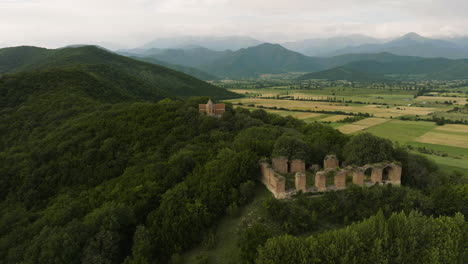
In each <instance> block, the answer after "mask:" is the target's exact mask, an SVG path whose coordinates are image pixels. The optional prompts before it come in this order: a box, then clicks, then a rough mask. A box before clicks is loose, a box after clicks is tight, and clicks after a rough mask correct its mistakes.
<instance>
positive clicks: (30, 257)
mask: <svg viewBox="0 0 468 264" xmlns="http://www.w3.org/2000/svg"><path fill="white" fill-rule="evenodd" d="M86 49H91V50H94V51H96V48H86V47H85V48H84V50H86ZM64 50H67V49H64ZM71 50H72V51H74V52H75V51H76V52H78V51H83V49H80V48H77V49H71ZM57 52H63V50H62V51H57ZM99 52H101V51H100V50H99ZM102 52H103V53H102V54H101V53H98V54H101V55H102V56H109V57H111V58H114V56H116V55H113V54H108V53H107V52H105V51H102ZM86 54H87V53H86ZM72 57H74V56H72ZM78 57H80V58H81V57H82V56H81V55H80V56H78ZM83 58H86V56H84V57H83ZM116 58H118V59H119V60H122V61H124V62H127V59H126V58H124V57H120V56H118V57H116ZM54 61H55V60H52V59H51V60H50V61H49V62H48V63H47V64H50V65H52V66H50V67H49V66H47V67H41V68H42V69H35V70H32V71H26V72H25V71H23V72H18V73H14V74H5V75H3V76H1V77H0V134H1V135H2V137H1V138H0V176H1V177H0V263H168V262H173V263H174V262H176V259H177V258H176V257H174V256H177V255H178V254H181V253H183V252H184V251H186V250H188V249H190V248H192V247H193V246H195V245H197V244H198V243H200V242H201V241H202V239H203V237H204V235H205V234H207V233H208V232H209V230H211V229H212V228H213V227H215V226H216V225H217V223H218V221H219V220H220V219H221V218H222V217H224V216H225V215H226V212H227V211H229V208H233V207H241V206H243V205H245V204H247V203H249V201H250V199H251V197H252V196H253V192H254V187H255V185H256V184H258V183H257V178H258V176H259V167H258V162H259V160H260V159H262V158H268V157H270V156H271V154H272V152H273V151H274V150H275V146H281V145H285V144H284V142H288V140H293V141H294V142H296V143H297V144H298V145H300V146H302V147H303V148H302V149H303V150H304V152H302V153H301V154H302V155H304V157H307V163H308V165H311V164H316V163H320V162H321V161H322V159H323V157H324V156H325V155H326V154H329V153H335V154H336V155H338V157H339V158H340V159H341V160H345V161H347V162H348V163H349V164H360V163H365V162H374V161H380V160H381V159H388V160H395V161H397V162H400V163H401V164H402V166H403V175H402V183H403V185H404V186H405V187H401V188H398V187H392V186H374V187H372V188H360V187H353V188H350V189H348V190H344V191H339V192H332V193H327V194H325V195H323V196H320V197H317V198H309V197H305V196H302V195H299V197H297V198H296V199H293V200H289V201H278V200H274V199H268V200H266V201H265V203H264V208H265V210H266V212H265V214H266V217H264V218H262V219H257V221H255V222H253V223H252V224H251V225H249V226H247V227H246V228H245V229H243V230H241V232H242V239H241V240H240V241H239V248H240V250H241V252H242V254H241V257H242V260H243V262H245V263H254V262H257V263H366V262H363V261H362V260H364V259H366V260H374V259H375V260H379V261H380V262H375V261H374V262H367V263H396V262H395V261H397V263H466V261H467V255H466V252H467V251H466V248H467V246H468V232H467V228H468V227H467V223H466V221H465V220H464V217H463V215H467V214H468V209H467V207H468V187H467V183H466V179H464V178H463V177H462V176H460V175H458V174H456V173H455V174H448V175H447V174H444V173H442V172H440V171H439V170H438V168H437V166H436V165H435V164H434V163H432V162H431V161H429V160H427V159H426V158H424V157H422V156H418V155H415V154H411V153H409V152H408V151H407V150H406V149H404V148H402V147H400V146H394V145H393V144H392V143H391V142H390V141H388V140H383V139H380V138H377V137H374V136H372V135H370V134H362V135H360V136H356V137H349V136H345V135H343V134H342V133H340V132H339V131H337V130H335V129H333V128H331V127H330V126H327V125H324V124H319V123H312V124H306V123H304V122H302V121H300V120H297V119H294V118H292V117H281V116H278V115H274V114H268V113H266V112H265V111H263V110H255V111H252V112H250V111H248V110H246V109H242V108H237V109H234V108H233V107H232V106H231V105H229V104H228V105H227V111H226V113H225V114H224V115H223V116H222V117H221V118H213V117H208V116H203V115H200V114H199V113H198V104H199V103H205V102H206V101H207V99H208V97H191V98H188V96H189V95H194V94H195V95H196V94H198V93H201V94H204V93H209V92H211V91H216V92H217V95H218V96H219V97H223V96H226V97H229V96H231V94H230V93H228V92H226V91H225V90H222V89H220V88H216V87H214V86H210V85H208V84H206V83H204V82H202V81H199V80H196V79H194V78H192V77H189V76H187V75H185V74H182V73H177V72H175V71H172V70H169V69H166V68H161V67H157V66H153V65H150V64H146V63H143V62H136V63H134V61H133V60H130V59H128V62H129V63H132V64H131V65H132V67H130V68H131V69H129V68H125V67H123V66H122V65H121V64H120V62H114V61H113V60H110V62H109V63H107V64H106V63H102V64H101V63H97V64H95V63H82V64H75V63H73V64H72V63H69V64H68V63H55V62H54ZM64 61H66V60H64ZM93 61H94V59H93ZM98 61H100V60H98ZM11 64H15V65H18V61H17V60H16V59H12V60H11ZM24 65H26V64H24ZM137 65H140V66H141V67H143V68H144V69H147V70H148V71H146V70H143V68H140V70H137V68H135V67H137ZM133 66H134V67H133ZM159 71H161V72H160V73H158V74H154V72H159ZM129 72H131V73H132V74H129ZM202 87H207V89H208V90H209V91H206V90H201V89H202ZM167 97H170V98H167ZM162 98H165V99H162ZM286 145H287V144H286ZM462 214H463V215H462ZM366 219H367V220H366ZM330 229H335V230H330ZM302 235H307V236H308V237H307V238H306V237H302ZM293 236H301V237H293ZM421 241H424V243H423V242H421ZM442 242H443V243H442ZM343 254H344V255H343ZM342 255H343V256H342ZM426 260H427V261H426ZM204 261H206V262H208V263H209V260H204ZM288 261H289V262H288ZM423 261H426V262H423ZM206 262H205V263H206Z"/></svg>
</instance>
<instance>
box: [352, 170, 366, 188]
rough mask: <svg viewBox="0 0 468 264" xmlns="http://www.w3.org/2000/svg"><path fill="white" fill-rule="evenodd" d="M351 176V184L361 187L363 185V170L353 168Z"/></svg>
mask: <svg viewBox="0 0 468 264" xmlns="http://www.w3.org/2000/svg"><path fill="white" fill-rule="evenodd" d="M352 174H353V184H356V185H359V186H362V185H364V177H365V175H364V170H363V169H360V168H355V169H353V170H352Z"/></svg>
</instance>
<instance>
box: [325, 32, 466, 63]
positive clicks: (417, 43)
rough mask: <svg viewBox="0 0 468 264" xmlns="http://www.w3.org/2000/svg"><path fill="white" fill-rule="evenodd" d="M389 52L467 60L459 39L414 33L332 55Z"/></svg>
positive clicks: (337, 51) (464, 45)
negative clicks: (436, 37)
mask: <svg viewBox="0 0 468 264" xmlns="http://www.w3.org/2000/svg"><path fill="white" fill-rule="evenodd" d="M378 52H389V53H393V54H396V55H403V56H419V57H425V58H437V57H444V58H453V59H457V58H468V46H467V45H466V43H465V42H464V41H463V40H461V39H455V40H452V42H451V41H447V40H440V39H431V38H425V37H422V36H420V35H418V34H416V33H408V34H406V35H404V36H403V37H401V38H397V39H395V40H392V41H389V42H385V43H380V44H363V45H359V46H355V47H348V48H343V49H339V50H336V51H334V52H332V53H331V54H332V55H339V54H348V53H378Z"/></svg>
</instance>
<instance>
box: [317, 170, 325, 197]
mask: <svg viewBox="0 0 468 264" xmlns="http://www.w3.org/2000/svg"><path fill="white" fill-rule="evenodd" d="M327 173H328V172H327V171H319V172H317V173H316V174H315V187H316V188H317V190H318V191H319V192H323V191H326V190H327Z"/></svg>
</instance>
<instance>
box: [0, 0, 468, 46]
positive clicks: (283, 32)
mask: <svg viewBox="0 0 468 264" xmlns="http://www.w3.org/2000/svg"><path fill="white" fill-rule="evenodd" d="M465 10H468V1H461V0H445V1H442V0H433V1H430V2H429V1H427V0H406V1H402V0H374V1H372V0H327V1H323V0H322V1H317V0H289V1H279V0H156V1H154V0H131V1H130V0H113V1H111V0H80V1H76V0H0V43H7V44H9V45H21V44H29V45H40V46H47V47H59V46H63V45H67V44H72V43H91V42H93V43H95V42H114V43H120V44H124V45H127V46H136V45H139V44H141V43H143V42H146V41H149V40H151V39H154V38H157V37H167V36H177V35H250V36H253V37H256V38H260V39H264V40H267V41H283V40H293V39H301V38H313V37H326V36H334V35H347V34H354V33H359V34H366V35H371V36H376V37H381V38H388V37H395V36H398V35H401V34H404V33H406V32H409V31H415V32H418V33H420V34H422V35H425V36H449V35H465V34H467V33H468V27H467V25H468V18H467V16H466V15H465V14H464V11H465Z"/></svg>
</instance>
